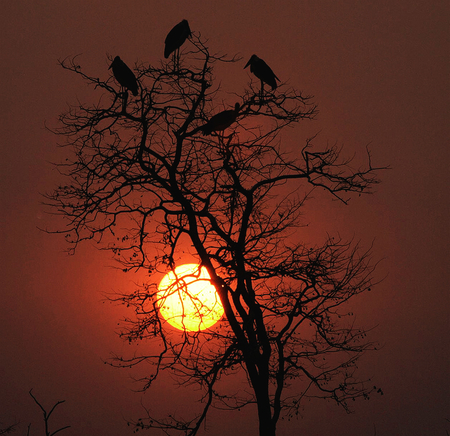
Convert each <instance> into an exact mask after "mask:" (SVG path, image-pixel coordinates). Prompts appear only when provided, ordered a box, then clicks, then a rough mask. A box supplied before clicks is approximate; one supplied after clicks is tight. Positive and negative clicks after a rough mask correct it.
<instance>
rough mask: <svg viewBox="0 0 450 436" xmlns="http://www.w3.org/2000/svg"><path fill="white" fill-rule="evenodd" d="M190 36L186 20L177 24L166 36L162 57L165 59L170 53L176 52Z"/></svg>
mask: <svg viewBox="0 0 450 436" xmlns="http://www.w3.org/2000/svg"><path fill="white" fill-rule="evenodd" d="M189 36H191V29H190V28H189V23H188V22H187V20H183V21H181V22H180V23H178V24H177V25H176V26H175V27H174V28H173V29H172V30H171V31H170V32H169V33H168V35H167V36H166V40H165V41H164V44H165V47H164V57H165V58H166V59H167V58H168V57H169V56H170V54H171V53H172V52H174V51H175V50H178V49H179V48H180V47H181V46H182V45H183V44H184V42H185V41H186V39H187V38H188V37H189Z"/></svg>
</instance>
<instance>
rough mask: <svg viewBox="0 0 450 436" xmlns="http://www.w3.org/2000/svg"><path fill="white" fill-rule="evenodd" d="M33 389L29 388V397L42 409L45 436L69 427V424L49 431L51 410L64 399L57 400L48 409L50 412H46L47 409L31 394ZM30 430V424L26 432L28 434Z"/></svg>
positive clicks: (50, 435) (52, 435)
mask: <svg viewBox="0 0 450 436" xmlns="http://www.w3.org/2000/svg"><path fill="white" fill-rule="evenodd" d="M32 391H33V389H30V391H29V394H30V396H31V398H33V400H34V402H35V403H36V404H37V405H38V406H39V408H40V409H41V410H42V414H43V415H44V425H45V436H54V435H55V434H57V433H59V432H60V431H63V430H66V429H68V428H70V425H66V426H64V427H61V428H59V429H57V430H55V431H53V432H50V430H49V420H50V416H51V414H52V413H53V411H54V410H55V409H56V407H57V406H59V405H60V404H62V403H64V402H65V400H62V401H57V402H56V403H55V404H54V405H53V407H52V408H51V409H50V412H47V410H46V409H45V408H44V406H42V404H41V403H40V402H39V401H38V400H37V398H36V397H35V396H34V395H33V392H32ZM29 432H30V426H28V432H27V434H29Z"/></svg>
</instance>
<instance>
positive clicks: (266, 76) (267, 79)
mask: <svg viewBox="0 0 450 436" xmlns="http://www.w3.org/2000/svg"><path fill="white" fill-rule="evenodd" d="M249 65H250V71H251V72H252V73H253V74H254V75H255V76H256V77H257V78H258V79H259V80H261V93H262V91H263V88H264V83H267V84H268V85H269V86H271V87H272V90H275V89H276V88H277V80H280V79H279V78H278V77H277V76H276V75H275V73H274V72H273V71H272V68H270V67H269V65H267V64H266V63H265V62H264V61H263V60H262V59H261V58H259V57H258V56H256V55H255V54H254V55H252V57H251V58H250V60H249V61H248V62H247V64H246V65H245V67H244V69H245V68H247V67H248V66H249Z"/></svg>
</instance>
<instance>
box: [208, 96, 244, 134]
mask: <svg viewBox="0 0 450 436" xmlns="http://www.w3.org/2000/svg"><path fill="white" fill-rule="evenodd" d="M239 108H240V104H239V103H236V104H235V105H234V109H228V110H226V111H222V112H219V113H218V114H216V115H213V116H212V117H211V118H210V120H209V121H208V122H207V123H206V124H204V125H203V126H202V127H201V129H200V130H201V131H202V133H203V134H204V135H211V133H212V132H221V131H223V130H225V129H227V128H228V127H230V126H231V125H232V124H233V123H234V122H235V121H236V118H237V116H238V113H239Z"/></svg>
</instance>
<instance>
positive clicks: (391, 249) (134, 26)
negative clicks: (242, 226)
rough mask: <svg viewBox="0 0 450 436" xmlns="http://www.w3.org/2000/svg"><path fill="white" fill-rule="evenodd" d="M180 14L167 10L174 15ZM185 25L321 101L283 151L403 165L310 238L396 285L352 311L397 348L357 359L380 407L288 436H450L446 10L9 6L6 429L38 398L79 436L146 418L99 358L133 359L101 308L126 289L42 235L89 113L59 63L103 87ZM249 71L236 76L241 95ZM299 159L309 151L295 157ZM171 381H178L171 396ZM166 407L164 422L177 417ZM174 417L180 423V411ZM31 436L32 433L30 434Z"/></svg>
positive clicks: (1, 352)
mask: <svg viewBox="0 0 450 436" xmlns="http://www.w3.org/2000/svg"><path fill="white" fill-rule="evenodd" d="M168 5H170V6H168ZM183 18H187V19H188V20H189V22H190V24H191V28H192V30H194V31H200V32H201V33H202V35H203V36H204V37H206V38H208V39H209V45H210V47H211V48H212V49H213V51H220V52H226V53H228V54H233V53H240V54H241V55H242V56H243V58H244V60H243V61H242V67H243V66H244V62H246V61H247V59H248V58H249V57H250V56H251V55H252V54H253V53H256V54H258V55H259V56H261V57H262V58H264V59H265V60H266V61H267V62H268V63H269V64H270V65H271V66H272V68H273V69H274V71H275V73H276V74H277V75H278V77H280V78H281V79H282V80H288V81H289V83H290V84H291V85H293V86H295V87H297V88H299V89H301V90H302V91H303V92H305V93H306V94H313V95H315V101H316V102H317V103H318V105H319V109H320V114H319V117H318V119H317V121H314V122H312V123H311V122H310V123H307V124H306V125H303V126H300V127H299V128H298V130H296V131H291V132H289V136H288V137H287V138H286V139H287V140H288V141H290V142H288V143H287V144H286V145H287V146H289V147H295V145H296V138H304V137H305V135H307V134H309V133H313V132H317V131H319V130H321V134H320V140H322V141H324V142H326V141H329V142H334V141H336V140H337V141H339V142H340V143H342V144H344V146H345V147H346V148H347V150H348V152H349V154H353V152H357V153H362V152H363V150H364V147H365V146H366V145H367V144H369V143H370V144H371V149H372V153H373V159H374V162H375V164H378V165H390V166H391V167H392V170H390V171H387V172H384V173H383V174H381V177H382V180H383V183H382V184H381V185H380V186H379V188H378V189H377V193H376V194H375V195H373V196H368V197H362V198H355V199H354V200H353V201H352V202H351V204H350V206H343V205H341V204H337V203H334V202H331V200H326V201H325V200H324V199H322V197H320V198H318V201H316V202H315V203H314V204H313V205H312V206H311V211H310V213H311V216H309V217H308V218H309V219H310V220H311V225H310V227H309V228H308V232H309V233H308V237H310V238H312V239H314V237H315V235H317V237H318V238H321V237H322V236H323V235H324V234H325V232H326V231H329V232H340V233H341V235H343V236H349V237H355V239H361V240H362V241H363V243H365V244H370V242H371V241H372V239H375V249H374V253H375V257H376V258H383V259H384V260H383V262H382V263H381V265H380V268H379V272H378V273H379V276H380V277H382V276H385V275H387V278H386V279H385V280H384V281H383V282H382V283H381V284H380V285H378V286H377V287H376V289H374V290H373V292H371V293H370V294H367V295H365V296H363V297H361V298H360V299H359V300H357V301H355V302H354V311H355V313H356V314H357V320H358V321H361V322H362V323H363V324H364V325H367V326H372V325H378V327H377V329H376V330H375V331H374V332H373V338H374V339H378V340H379V341H380V342H381V343H382V344H383V345H384V346H383V348H382V349H381V350H380V351H378V352H376V353H373V354H370V355H367V356H365V357H364V358H363V360H362V365H361V374H362V375H367V376H371V377H372V378H373V380H374V383H375V384H376V385H380V386H381V387H382V388H383V390H384V392H385V395H384V396H382V397H376V398H373V399H371V400H370V401H362V402H360V403H357V404H356V405H355V409H356V413H355V414H352V415H345V413H344V412H343V411H341V410H339V409H336V407H335V406H333V405H331V404H326V403H321V402H310V403H306V404H305V408H304V413H303V417H302V418H300V419H299V420H294V421H291V422H281V423H280V425H279V435H280V436H286V435H297V434H304V435H308V436H319V435H320V436H325V435H333V436H344V435H345V436H360V435H373V434H374V426H375V427H376V431H377V433H376V434H377V435H384V436H394V435H399V434H405V435H408V436H423V435H425V434H429V435H431V434H433V435H434V434H436V435H445V430H446V429H447V430H449V431H450V423H448V422H447V421H446V418H447V419H450V393H449V385H450V383H449V377H448V374H449V368H450V361H449V342H450V341H449V327H450V325H449V287H448V282H449V273H448V270H449V255H448V244H449V226H448V222H449V189H448V187H449V171H448V165H449V146H450V144H449V136H450V135H449V121H450V120H449V115H450V111H449V109H450V104H449V98H450V97H449V96H450V85H449V78H450V68H449V53H450V41H449V30H448V29H449V22H450V11H449V4H448V2H446V1H429V0H423V1H414V0H401V1H392V0H390V1H386V0H378V1H354V0H351V1H349V0H345V1H344V0H326V1H325V0H318V1H298V0H295V1H294V0H291V1H286V0H279V1H277V2H273V1H265V0H264V1H258V2H256V1H254V2H249V1H242V0H241V1H228V2H226V3H225V2H219V1H215V0H211V1H195V0H191V1H189V2H186V1H172V2H167V1H166V2H162V1H161V2H156V1H145V2H144V1H136V0H134V1H131V0H130V1H117V0H108V1H96V2H92V1H76V2H75V1H73V2H67V1H61V0H59V1H54V0H45V1H43V0H41V1H39V0H34V1H24V0H16V1H12V2H7V3H4V4H3V5H2V13H1V16H0V21H1V22H0V29H1V30H0V32H1V43H2V46H1V55H2V56H1V59H2V67H1V69H0V76H1V83H2V87H1V91H0V92H1V102H2V105H1V111H2V116H1V118H0V123H1V130H0V135H1V139H0V147H1V174H0V183H1V190H0V198H1V208H0V220H1V226H2V231H1V234H0V235H1V236H0V238H1V256H2V257H1V259H2V263H1V268H2V272H1V282H0V283H1V290H0V292H1V300H0V301H1V307H2V316H1V317H0V332H1V333H0V422H3V423H7V422H10V421H13V420H14V419H15V418H17V419H20V420H21V421H23V422H24V423H28V422H33V423H36V424H34V426H36V427H34V429H35V431H36V433H35V434H37V425H38V423H39V424H40V412H39V411H38V410H37V408H36V407H35V406H34V405H33V404H32V402H31V399H30V398H29V397H28V390H29V389H30V388H34V392H35V394H36V395H37V396H38V398H40V399H41V400H42V402H43V403H44V404H46V405H48V406H50V405H51V404H53V403H54V402H55V401H56V400H59V399H65V400H66V403H65V404H64V405H63V406H60V409H59V410H57V412H55V413H56V415H57V416H59V417H60V418H61V422H62V423H64V424H70V425H72V428H71V429H70V430H69V431H67V432H65V433H64V434H66V435H67V436H71V435H74V436H75V435H77V436H78V435H83V436H98V435H108V436H126V435H129V434H131V432H130V430H129V429H127V428H126V426H125V425H124V419H123V417H129V416H134V417H138V416H139V411H140V407H141V406H140V401H141V394H137V393H133V392H131V389H132V388H135V387H136V386H135V385H133V383H132V382H131V380H130V375H131V373H129V372H127V371H119V370H115V369H112V368H109V367H107V366H105V365H104V364H103V363H102V359H105V358H107V357H108V355H109V353H110V352H112V351H115V352H120V351H121V350H123V349H126V345H125V344H122V343H121V342H120V340H119V339H118V338H117V337H116V336H115V335H114V331H115V330H116V328H117V322H118V319H119V318H120V316H122V315H123V314H124V312H123V310H122V309H121V308H120V307H113V306H110V305H109V304H104V303H102V295H103V294H104V293H105V292H111V291H114V290H120V289H127V288H131V286H132V281H133V280H134V279H135V277H133V276H129V275H123V274H120V273H118V272H116V271H114V270H112V269H111V268H109V267H108V265H111V261H110V260H109V258H108V257H107V256H105V255H104V254H102V253H99V252H98V251H97V250H96V249H94V248H93V247H91V246H89V245H86V246H83V247H81V249H80V250H79V252H78V253H77V255H76V256H74V257H69V256H67V255H66V254H65V253H63V250H64V249H65V248H66V247H65V245H64V241H63V240H62V238H58V237H55V236H49V235H47V234H44V233H42V232H40V231H38V230H37V227H38V226H47V225H51V224H54V223H55V220H54V218H51V217H49V216H48V215H46V214H45V213H44V208H43V206H42V205H41V204H40V201H41V198H40V193H41V192H45V191H48V190H51V189H52V187H54V185H55V184H56V183H57V182H58V181H60V180H61V179H60V177H59V175H58V174H57V172H56V171H55V170H54V169H53V168H52V166H51V165H50V164H49V163H48V161H52V160H57V159H58V158H59V157H60V156H61V154H60V153H61V152H60V151H58V150H57V148H56V138H55V137H53V136H52V135H51V134H49V133H48V132H47V131H46V130H45V129H44V123H47V124H49V125H54V124H55V122H56V117H57V116H58V115H59V113H60V112H61V111H63V110H64V108H65V105H66V102H74V101H75V99H76V97H77V96H79V97H80V98H82V99H85V98H89V94H88V92H87V91H86V89H85V88H84V86H83V83H82V82H81V81H80V80H78V79H77V78H76V77H74V76H73V75H71V74H69V73H67V72H64V71H62V69H61V68H59V67H58V65H57V59H59V58H64V57H66V56H71V55H76V54H81V56H80V57H79V62H80V63H81V64H82V65H83V66H84V68H86V70H88V71H90V72H92V74H94V75H99V76H100V77H104V78H106V77H107V75H108V71H107V68H108V63H107V58H106V54H110V55H117V54H119V55H120V56H121V57H122V58H123V59H124V60H125V61H126V62H127V63H128V64H130V65H132V64H133V63H134V62H135V61H137V60H138V59H142V60H144V61H149V62H159V59H160V58H161V57H162V51H163V41H164V38H165V36H166V34H167V32H168V30H170V28H171V27H172V26H173V25H174V24H176V23H178V22H179V21H180V20H181V19H183ZM248 79H249V76H248V72H247V70H242V73H241V75H239V76H235V77H232V78H223V82H224V85H225V86H227V87H228V86H229V87H230V88H233V87H234V86H235V87H239V89H241V87H242V86H243V85H244V84H245V83H246V82H247V81H248ZM299 143H300V142H299ZM165 382H166V383H167V382H168V380H165ZM176 395H179V396H180V401H179V402H178V404H176V405H174V407H175V408H176V409H177V410H178V411H182V410H183V408H184V407H185V406H184V405H183V399H184V398H185V393H183V391H180V390H178V391H176V392H175V393H174V392H173V391H171V390H170V389H169V388H168V387H167V386H165V385H163V383H161V384H160V385H158V386H157V387H156V389H155V390H154V391H152V392H148V393H147V394H146V395H144V397H143V401H144V402H145V403H146V404H147V405H150V406H151V407H155V408H157V409H159V410H161V411H164V410H167V412H168V413H170V411H172V409H171V407H169V406H172V402H173V401H174V400H173V398H174V396H176ZM165 407H167V409H164V408H165ZM169 409H170V410H169ZM254 420H255V418H254V416H253V415H252V414H250V413H245V412H242V413H241V414H237V415H225V414H222V413H214V414H213V415H212V416H211V418H210V419H209V420H208V423H207V424H208V430H209V433H208V434H214V435H215V436H225V435H229V434H233V433H234V434H239V429H240V428H241V427H244V428H245V429H246V434H248V435H249V436H253V435H256V426H255V421H254ZM33 434H34V433H33Z"/></svg>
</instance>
